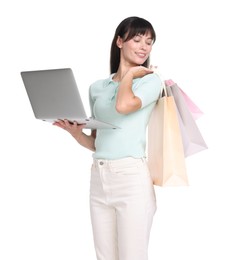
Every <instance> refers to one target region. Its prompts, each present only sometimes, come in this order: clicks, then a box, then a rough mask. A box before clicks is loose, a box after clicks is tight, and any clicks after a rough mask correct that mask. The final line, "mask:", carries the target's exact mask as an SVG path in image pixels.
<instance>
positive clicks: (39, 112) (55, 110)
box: [21, 68, 118, 129]
mask: <svg viewBox="0 0 232 260" xmlns="http://www.w3.org/2000/svg"><path fill="white" fill-rule="evenodd" d="M21 76H22V80H23V83H24V86H25V88H26V92H27V94H28V97H29V100H30V103H31V106H32V110H33V112H34V115H35V118H37V119H40V120H44V121H47V122H54V121H56V120H58V119H67V120H69V121H70V122H73V121H76V122H77V123H78V124H85V128H90V129H99V128H102V129H104V128H110V129H116V128H118V127H117V126H114V125H112V124H109V123H107V122H102V121H99V120H96V119H94V118H91V117H87V115H86V112H85V109H84V106H83V103H82V100H81V97H80V93H79V90H78V88H77V85H76V81H75V78H74V75H73V72H72V70H71V69H70V68H65V69H51V70H36V71H23V72H21Z"/></svg>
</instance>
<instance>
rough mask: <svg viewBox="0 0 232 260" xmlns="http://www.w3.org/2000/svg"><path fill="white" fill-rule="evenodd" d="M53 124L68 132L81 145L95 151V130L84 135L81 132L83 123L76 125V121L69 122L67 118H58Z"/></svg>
mask: <svg viewBox="0 0 232 260" xmlns="http://www.w3.org/2000/svg"><path fill="white" fill-rule="evenodd" d="M53 125H56V126H58V127H60V128H62V129H64V130H66V131H67V132H69V133H70V134H71V135H72V136H73V137H74V138H75V139H76V141H77V142H78V143H79V144H80V145H81V146H83V147H85V148H87V149H89V150H91V151H95V144H94V143H95V139H96V130H92V131H91V134H90V135H86V134H85V133H83V132H82V130H83V128H84V125H78V124H77V122H74V123H73V124H71V123H70V122H69V121H68V120H58V121H56V122H54V123H53Z"/></svg>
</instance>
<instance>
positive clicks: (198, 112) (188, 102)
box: [164, 79, 204, 120]
mask: <svg viewBox="0 0 232 260" xmlns="http://www.w3.org/2000/svg"><path fill="white" fill-rule="evenodd" d="M164 82H165V85H166V87H172V86H177V87H178V88H179V90H180V92H181V94H182V96H183V98H184V100H185V102H186V105H187V107H188V109H189V111H190V112H191V114H192V116H193V118H194V119H195V120H196V119H198V118H199V117H201V116H202V115H203V114H204V113H203V112H202V110H201V109H200V108H199V107H198V106H197V105H196V104H195V103H194V102H193V100H192V99H191V98H190V97H189V96H188V95H187V94H186V93H185V92H184V90H183V89H181V88H180V87H179V86H178V85H177V84H176V83H175V82H174V81H173V80H171V79H168V80H165V81H164Z"/></svg>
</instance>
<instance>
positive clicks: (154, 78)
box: [142, 73, 161, 84]
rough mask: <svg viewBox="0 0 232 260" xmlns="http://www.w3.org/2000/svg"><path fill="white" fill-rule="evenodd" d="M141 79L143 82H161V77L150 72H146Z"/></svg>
mask: <svg viewBox="0 0 232 260" xmlns="http://www.w3.org/2000/svg"><path fill="white" fill-rule="evenodd" d="M142 81H143V82H151V83H154V82H155V83H158V84H160V83H161V79H160V77H159V75H158V74H156V73H151V74H147V75H145V76H144V77H143V78H142Z"/></svg>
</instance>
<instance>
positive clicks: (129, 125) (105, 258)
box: [54, 17, 161, 260]
mask: <svg viewBox="0 0 232 260" xmlns="http://www.w3.org/2000/svg"><path fill="white" fill-rule="evenodd" d="M155 39H156V35H155V31H154V29H153V27H152V25H151V24H150V23H149V22H148V21H146V20H145V19H143V18H139V17H128V18H126V19H124V20H123V21H122V22H121V23H120V24H119V25H118V27H117V29H116V31H115V36H114V38H113V41H112V45H111V57H110V69H111V74H110V76H109V77H108V78H107V79H103V80H98V81H96V82H95V83H93V84H92V85H91V86H90V90H89V95H90V106H91V110H92V116H94V117H96V118H97V119H100V120H102V121H105V122H108V123H111V124H113V125H116V126H118V127H119V129H97V130H92V132H91V135H86V134H85V133H83V132H82V129H83V128H84V126H83V125H78V124H77V123H76V122H74V124H70V123H69V122H68V121H67V120H64V121H61V120H60V121H58V122H55V123H54V124H55V125H56V126H59V127H61V128H63V129H65V130H67V131H68V132H69V133H70V134H71V135H72V136H73V137H74V138H75V139H76V140H77V142H78V143H79V144H80V145H82V146H84V147H86V148H88V149H90V150H92V151H93V152H94V153H93V165H92V170H91V184H90V210H91V221H92V227H93V236H94V243H95V250H96V255H97V259H98V260H147V259H148V241H149V234H150V229H151V225H152V219H153V215H154V213H155V210H156V199H155V192H154V187H153V184H152V181H151V177H150V174H149V170H148V167H147V162H146V159H145V156H146V154H145V149H146V127H147V124H148V120H149V117H150V114H151V111H152V109H153V107H154V105H155V102H156V101H157V99H158V96H159V93H160V88H161V82H160V80H159V78H158V76H157V75H156V74H155V73H153V70H152V69H151V68H149V55H150V52H151V50H152V45H153V43H154V42H155Z"/></svg>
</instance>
